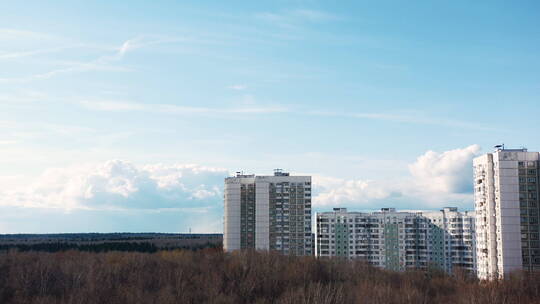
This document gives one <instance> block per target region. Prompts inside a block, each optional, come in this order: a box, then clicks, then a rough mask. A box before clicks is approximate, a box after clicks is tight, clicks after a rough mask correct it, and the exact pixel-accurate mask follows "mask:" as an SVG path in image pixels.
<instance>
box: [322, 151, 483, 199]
mask: <svg viewBox="0 0 540 304" xmlns="http://www.w3.org/2000/svg"><path fill="white" fill-rule="evenodd" d="M480 149H481V148H480V146H478V145H471V146H469V147H466V148H463V149H455V150H450V151H445V152H442V153H438V152H434V151H427V152H426V153H424V154H423V155H421V156H419V157H418V158H417V159H416V161H415V162H414V163H412V164H409V165H408V168H409V172H410V176H404V177H401V178H395V179H387V180H378V181H373V180H361V179H339V178H332V177H326V176H320V175H314V176H313V183H314V188H315V191H316V192H317V193H316V195H315V196H314V198H313V202H314V205H315V206H316V207H327V206H334V207H338V206H354V207H358V208H360V209H376V208H379V207H384V206H383V205H385V206H388V207H392V206H394V207H401V208H409V209H421V208H440V207H443V206H445V205H456V206H461V207H468V208H472V194H471V191H472V159H473V158H474V157H475V156H477V155H478V153H479V151H480Z"/></svg>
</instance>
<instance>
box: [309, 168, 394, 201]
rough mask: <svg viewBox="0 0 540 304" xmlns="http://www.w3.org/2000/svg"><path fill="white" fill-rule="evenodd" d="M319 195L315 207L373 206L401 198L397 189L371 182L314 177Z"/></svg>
mask: <svg viewBox="0 0 540 304" xmlns="http://www.w3.org/2000/svg"><path fill="white" fill-rule="evenodd" d="M313 185H314V187H315V188H316V189H317V190H316V191H317V194H316V195H315V196H314V197H313V205H314V206H315V207H327V206H343V205H349V204H361V205H364V206H369V205H371V204H372V203H373V202H374V201H378V200H382V199H388V198H391V197H396V196H399V195H400V193H399V191H398V190H397V189H391V188H390V187H388V185H384V184H381V183H380V182H377V181H371V180H354V179H351V180H347V179H340V178H332V177H324V176H314V177H313Z"/></svg>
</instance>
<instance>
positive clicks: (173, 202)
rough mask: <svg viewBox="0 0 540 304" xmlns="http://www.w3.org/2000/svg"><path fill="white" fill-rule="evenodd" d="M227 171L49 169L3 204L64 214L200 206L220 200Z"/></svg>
mask: <svg viewBox="0 0 540 304" xmlns="http://www.w3.org/2000/svg"><path fill="white" fill-rule="evenodd" d="M225 176H227V171H226V170H224V169H219V168H209V167H202V166H197V165H163V164H154V165H145V166H137V165H134V164H132V163H129V162H126V161H121V160H112V161H107V162H105V163H100V164H94V165H79V166H73V167H68V168H58V169H49V170H47V171H46V172H45V173H44V174H43V175H42V176H41V177H40V178H38V180H37V181H35V182H33V183H31V184H30V185H29V186H27V187H23V188H19V189H14V190H8V189H4V191H0V194H1V196H0V205H4V206H19V207H33V208H58V209H64V210H74V209H88V210H118V209H163V208H165V209H166V208H197V207H207V206H212V205H215V204H216V203H218V202H221V195H222V194H221V193H222V191H221V188H220V187H221V186H222V184H223V178H224V177H225Z"/></svg>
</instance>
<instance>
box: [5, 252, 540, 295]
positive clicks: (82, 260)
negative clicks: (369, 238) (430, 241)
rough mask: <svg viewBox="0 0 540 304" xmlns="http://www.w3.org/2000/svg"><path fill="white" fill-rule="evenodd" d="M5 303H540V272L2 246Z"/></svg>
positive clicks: (250, 255) (245, 255)
mask: <svg viewBox="0 0 540 304" xmlns="http://www.w3.org/2000/svg"><path fill="white" fill-rule="evenodd" d="M0 303H44V304H45V303H290V304H293V303H294V304H297V303H471V304H472V303H478V304H480V303H486V304H487V303H540V276H539V275H538V274H516V275H515V276H514V277H512V278H510V279H508V280H504V281H498V282H489V283H487V282H478V281H476V280H474V279H471V278H468V277H467V276H465V275H456V276H453V277H451V276H447V275H444V274H442V273H438V272H431V273H423V272H416V271H410V272H405V273H396V272H390V271H384V270H380V269H377V268H374V267H371V266H368V265H366V264H364V263H361V262H355V261H346V260H337V259H336V260H317V259H316V258H313V257H287V256H281V255H278V254H272V253H258V252H241V253H234V254H225V253H222V252H221V251H219V250H210V249H205V250H201V251H196V252H193V251H187V250H186V251H180V250H178V251H161V252H157V253H152V254H149V253H135V252H107V253H90V252H79V251H66V252H57V253H45V252H14V251H11V252H7V253H0Z"/></svg>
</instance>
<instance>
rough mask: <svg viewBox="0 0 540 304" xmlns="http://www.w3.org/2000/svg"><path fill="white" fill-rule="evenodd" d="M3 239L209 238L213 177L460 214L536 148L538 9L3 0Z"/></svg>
mask: <svg viewBox="0 0 540 304" xmlns="http://www.w3.org/2000/svg"><path fill="white" fill-rule="evenodd" d="M1 4H2V5H1V9H0V233H52V232H115V231H131V232H152V231H155V232H187V231H189V229H191V230H192V231H193V232H222V231H223V179H224V178H225V177H227V176H230V175H231V174H234V172H236V171H244V172H245V173H255V174H263V175H264V174H272V170H273V169H275V168H282V169H284V170H285V171H288V172H290V173H291V174H293V175H294V174H302V175H304V174H305V175H311V176H312V177H313V184H314V186H313V188H314V189H313V190H314V197H313V205H314V210H315V211H326V210H331V208H332V207H347V208H349V209H350V210H377V209H379V208H381V207H396V208H398V209H408V210H411V209H413V210H418V209H429V210H437V209H440V208H442V207H444V206H457V207H459V208H460V209H463V210H471V209H473V208H474V206H473V202H472V167H471V166H472V159H473V158H474V157H476V156H478V155H481V154H483V153H489V152H491V151H492V147H493V146H494V145H496V144H500V143H505V144H506V146H507V147H516V148H519V147H527V148H528V149H529V150H530V151H539V150H540V142H539V137H538V131H537V130H538V128H539V127H540V122H539V117H540V98H539V97H540V72H539V71H540V3H539V2H537V1H513V2H509V1H474V2H471V1H436V2H433V1H414V2H411V1H376V2H374V1H339V2H336V1H309V0H306V1H279V0H278V1H151V2H149V1H114V2H111V1H77V0H70V1H62V0H55V1H31V0H30V1H5V2H1Z"/></svg>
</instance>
